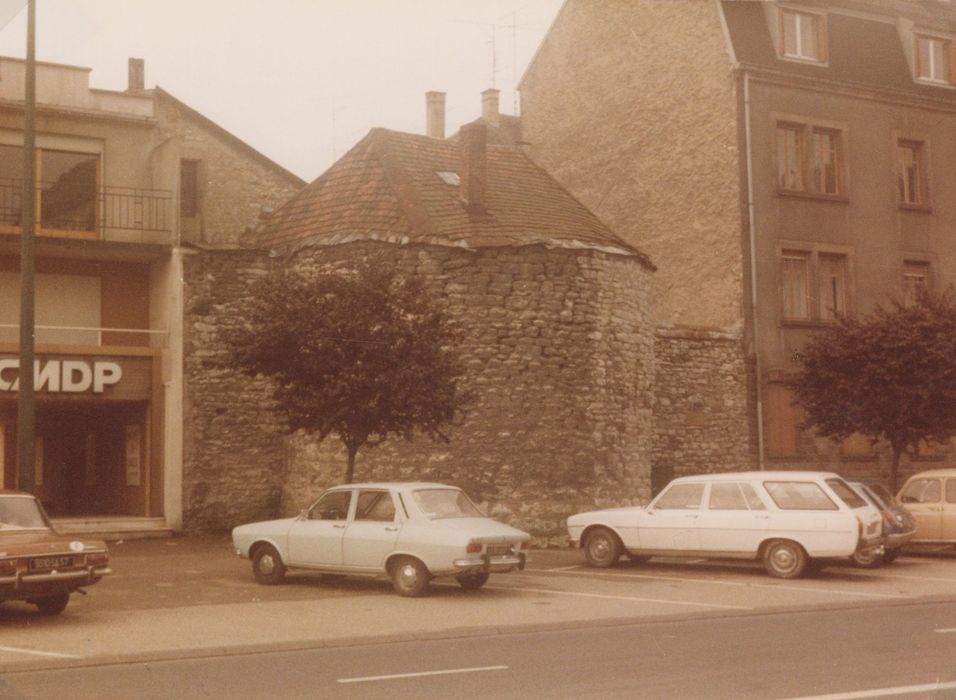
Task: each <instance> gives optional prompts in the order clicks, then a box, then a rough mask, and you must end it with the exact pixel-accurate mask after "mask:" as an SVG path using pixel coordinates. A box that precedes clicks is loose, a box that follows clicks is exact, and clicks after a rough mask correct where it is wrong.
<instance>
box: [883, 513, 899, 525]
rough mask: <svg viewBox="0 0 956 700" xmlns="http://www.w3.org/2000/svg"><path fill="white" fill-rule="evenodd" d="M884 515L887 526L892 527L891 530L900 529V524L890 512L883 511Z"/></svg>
mask: <svg viewBox="0 0 956 700" xmlns="http://www.w3.org/2000/svg"><path fill="white" fill-rule="evenodd" d="M882 513H883V520H885V521H886V524H887V525H889V526H890V529H893V528H896V527H899V522H898V521H897V519H896V517H895V516H894V515H893V514H892V513H891V512H890V511H888V510H884V511H882Z"/></svg>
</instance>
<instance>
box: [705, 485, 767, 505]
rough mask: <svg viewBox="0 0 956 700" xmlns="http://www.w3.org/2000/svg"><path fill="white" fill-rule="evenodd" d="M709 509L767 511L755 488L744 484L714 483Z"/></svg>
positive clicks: (711, 488) (711, 489) (711, 486)
mask: <svg viewBox="0 0 956 700" xmlns="http://www.w3.org/2000/svg"><path fill="white" fill-rule="evenodd" d="M707 507H708V508H709V509H710V510H766V506H764V504H763V503H762V502H761V501H760V498H759V497H758V496H757V492H756V491H754V489H753V487H752V486H751V485H750V484H747V483H743V482H741V483H737V482H731V483H723V482H716V483H712V484H711V485H710V503H709V504H708V506H707Z"/></svg>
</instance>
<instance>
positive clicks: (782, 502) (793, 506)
mask: <svg viewBox="0 0 956 700" xmlns="http://www.w3.org/2000/svg"><path fill="white" fill-rule="evenodd" d="M764 488H766V489H767V493H769V494H770V497H771V498H772V499H773V502H774V503H776V504H777V506H779V508H780V509H781V510H839V507H838V506H837V504H836V503H834V502H833V501H832V500H830V497H829V496H827V495H826V493H824V491H823V489H821V488H820V486H819V485H818V484H815V483H813V482H812V481H766V482H764Z"/></svg>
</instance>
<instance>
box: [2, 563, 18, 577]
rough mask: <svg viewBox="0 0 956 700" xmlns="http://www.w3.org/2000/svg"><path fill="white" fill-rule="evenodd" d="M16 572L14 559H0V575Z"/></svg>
mask: <svg viewBox="0 0 956 700" xmlns="http://www.w3.org/2000/svg"><path fill="white" fill-rule="evenodd" d="M16 572H17V563H16V562H15V561H12V560H11V561H0V576H10V575H12V574H15V573H16Z"/></svg>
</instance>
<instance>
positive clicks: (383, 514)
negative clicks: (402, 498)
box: [355, 491, 395, 523]
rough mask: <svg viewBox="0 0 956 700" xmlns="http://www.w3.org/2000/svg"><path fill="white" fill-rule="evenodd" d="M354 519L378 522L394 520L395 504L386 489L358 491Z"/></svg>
mask: <svg viewBox="0 0 956 700" xmlns="http://www.w3.org/2000/svg"><path fill="white" fill-rule="evenodd" d="M355 519H356V520H366V521H373V522H379V523H390V522H393V521H394V520H395V504H394V503H393V502H392V494H390V493H389V492H388V491H359V496H358V503H357V504H356V506H355Z"/></svg>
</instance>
